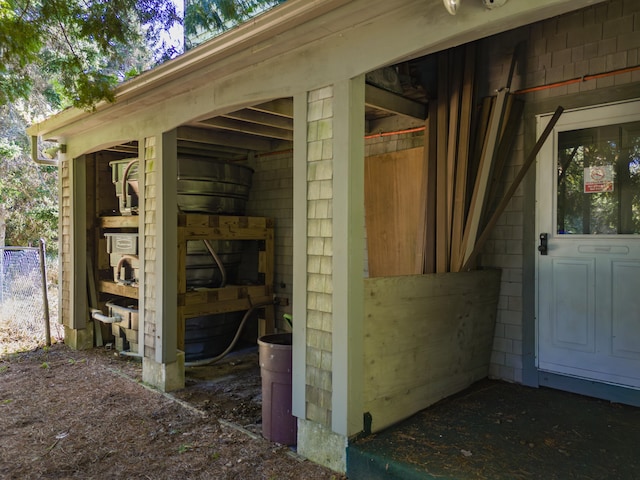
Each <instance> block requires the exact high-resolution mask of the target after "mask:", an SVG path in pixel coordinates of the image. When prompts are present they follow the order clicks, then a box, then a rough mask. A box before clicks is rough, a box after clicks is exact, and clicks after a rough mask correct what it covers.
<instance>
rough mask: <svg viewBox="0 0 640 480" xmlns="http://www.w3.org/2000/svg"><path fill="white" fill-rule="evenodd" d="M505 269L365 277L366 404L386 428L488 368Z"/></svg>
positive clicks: (380, 426) (378, 424)
mask: <svg viewBox="0 0 640 480" xmlns="http://www.w3.org/2000/svg"><path fill="white" fill-rule="evenodd" d="M499 286H500V272H499V271H497V270H478V271H473V272H463V273H444V274H431V275H410V276H402V277H387V278H369V279H365V298H366V302H365V327H364V369H365V372H364V373H365V379H364V409H365V412H369V413H370V414H371V415H372V418H373V425H372V428H373V430H374V431H379V430H381V429H383V428H385V427H387V426H389V425H392V424H394V423H396V422H398V421H400V420H402V419H404V418H406V417H408V416H410V415H412V414H414V413H416V412H417V411H419V410H422V409H423V408H426V407H428V406H429V405H431V404H433V403H435V402H437V401H438V400H440V399H442V398H444V397H446V396H448V395H452V394H454V393H457V392H459V391H460V390H462V389H464V388H466V387H467V386H469V385H470V384H471V383H473V382H474V381H477V380H479V379H481V378H484V377H485V376H487V374H488V367H489V359H490V355H491V349H492V344H493V332H494V326H495V318H496V309H497V302H498V293H499Z"/></svg>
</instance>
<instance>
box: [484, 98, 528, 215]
mask: <svg viewBox="0 0 640 480" xmlns="http://www.w3.org/2000/svg"><path fill="white" fill-rule="evenodd" d="M507 103H508V104H507V111H506V114H505V118H506V119H507V121H506V122H504V123H505V125H504V128H503V129H502V135H501V138H500V145H499V146H498V151H497V152H496V161H495V166H494V167H493V174H492V176H491V181H490V185H489V196H488V200H489V204H488V207H489V208H488V209H487V210H491V207H492V206H493V205H495V201H496V199H497V198H498V193H499V190H500V188H499V185H500V181H501V179H502V174H503V172H504V168H505V166H506V164H507V158H508V157H509V153H510V152H511V149H512V148H513V142H514V141H515V139H516V135H517V133H518V127H519V125H520V119H521V118H522V112H523V111H524V101H523V100H521V99H519V98H516V97H515V96H513V95H509V97H508V102H507Z"/></svg>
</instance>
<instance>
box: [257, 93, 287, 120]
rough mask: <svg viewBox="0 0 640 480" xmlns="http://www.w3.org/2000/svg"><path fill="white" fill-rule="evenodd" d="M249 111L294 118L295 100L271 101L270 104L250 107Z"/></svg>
mask: <svg viewBox="0 0 640 480" xmlns="http://www.w3.org/2000/svg"><path fill="white" fill-rule="evenodd" d="M248 110H255V111H256V112H264V113H270V114H272V115H280V116H281V117H288V118H293V98H279V99H277V100H271V101H270V102H265V103H261V104H260V105H254V106H253V107H249V108H248Z"/></svg>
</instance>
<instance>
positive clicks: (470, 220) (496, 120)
mask: <svg viewBox="0 0 640 480" xmlns="http://www.w3.org/2000/svg"><path fill="white" fill-rule="evenodd" d="M507 93H508V90H507V89H506V88H503V89H502V90H500V91H499V92H498V97H497V99H496V105H495V107H494V109H493V112H492V115H491V122H490V125H489V129H488V131H487V142H486V145H485V148H484V151H483V155H482V158H481V159H480V167H479V170H478V176H477V177H476V183H475V186H474V189H473V196H472V197H471V206H470V208H469V215H468V217H467V222H466V226H465V230H464V236H463V239H462V248H461V250H462V254H461V259H462V262H460V263H459V264H458V265H456V266H455V269H456V270H455V271H457V270H459V269H460V267H462V264H464V263H466V261H467V260H468V258H469V256H470V255H471V252H472V251H473V248H474V246H475V243H476V239H477V238H478V231H479V229H480V221H481V220H482V216H483V213H484V211H485V208H486V202H487V192H488V187H489V181H490V180H491V172H492V169H493V160H494V157H495V152H496V147H497V143H498V135H499V133H500V127H501V125H502V121H503V117H504V106H505V103H506V98H507Z"/></svg>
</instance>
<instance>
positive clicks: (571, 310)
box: [536, 101, 640, 388]
mask: <svg viewBox="0 0 640 480" xmlns="http://www.w3.org/2000/svg"><path fill="white" fill-rule="evenodd" d="M548 119H549V116H541V117H540V118H539V119H538V132H539V133H540V132H541V131H542V129H544V127H545V126H546V124H547V122H548ZM536 212H537V213H536V221H537V235H538V240H539V245H540V244H541V243H543V239H541V238H540V236H541V235H542V236H544V234H546V236H547V246H546V251H542V252H539V253H538V254H537V322H538V323H537V366H538V368H539V369H540V370H544V371H548V372H553V373H560V374H564V375H570V376H574V377H581V378H585V379H590V380H596V381H599V382H605V383H611V384H617V385H622V386H627V387H632V388H640V101H638V102H627V103H620V104H615V105H607V106H603V107H594V108H589V109H581V110H577V111H569V112H565V113H563V115H562V116H561V117H560V120H559V122H558V124H557V125H556V128H555V130H554V133H553V135H552V136H551V137H550V138H549V140H548V141H547V142H546V144H545V147H544V148H543V150H542V151H541V152H540V155H539V157H538V172H537V199H536ZM542 250H544V248H542Z"/></svg>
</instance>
